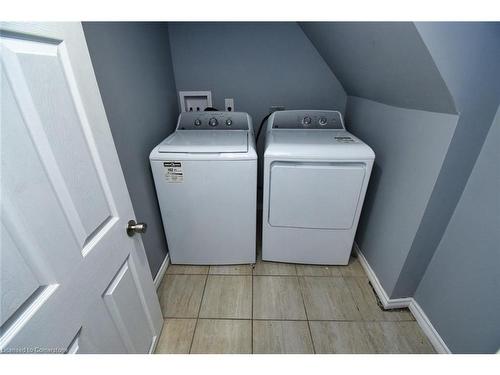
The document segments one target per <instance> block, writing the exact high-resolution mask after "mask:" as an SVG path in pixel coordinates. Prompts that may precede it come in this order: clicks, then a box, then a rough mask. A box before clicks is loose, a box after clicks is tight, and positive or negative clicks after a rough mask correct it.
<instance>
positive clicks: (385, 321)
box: [165, 317, 416, 323]
mask: <svg viewBox="0 0 500 375" xmlns="http://www.w3.org/2000/svg"><path fill="white" fill-rule="evenodd" d="M175 319H179V320H180V319H182V320H243V321H249V320H256V321H262V322H306V321H310V322H339V323H342V322H346V323H380V322H383V323H402V322H415V320H413V319H401V320H388V319H380V320H377V319H373V320H359V319H358V320H356V319H277V318H255V319H253V318H193V317H190V318H186V317H184V318H182V317H167V318H165V320H175ZM415 323H416V322H415Z"/></svg>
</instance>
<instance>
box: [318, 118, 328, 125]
mask: <svg viewBox="0 0 500 375" xmlns="http://www.w3.org/2000/svg"><path fill="white" fill-rule="evenodd" d="M318 122H319V124H320V125H321V126H325V125H326V124H327V123H328V120H327V118H326V117H320V118H319V121H318Z"/></svg>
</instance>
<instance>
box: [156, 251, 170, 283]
mask: <svg viewBox="0 0 500 375" xmlns="http://www.w3.org/2000/svg"><path fill="white" fill-rule="evenodd" d="M169 264H170V257H169V256H168V253H167V256H166V257H165V259H163V263H162V264H161V266H160V269H159V270H158V272H157V273H156V276H155V278H154V281H153V283H154V285H155V288H156V289H158V287H159V286H160V283H161V280H162V279H163V276H164V275H165V272H167V268H168V265H169Z"/></svg>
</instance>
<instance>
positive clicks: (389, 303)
mask: <svg viewBox="0 0 500 375" xmlns="http://www.w3.org/2000/svg"><path fill="white" fill-rule="evenodd" d="M354 250H355V252H356V254H357V255H358V259H359V262H360V263H361V266H362V267H363V269H364V270H365V272H366V275H367V276H368V279H369V280H370V283H371V284H372V286H373V289H374V290H375V293H377V296H378V298H379V299H380V302H382V305H383V306H384V309H400V308H404V307H407V308H409V309H410V311H411V313H412V314H413V316H414V317H415V320H416V321H417V323H418V325H419V326H420V328H421V329H422V331H423V332H424V333H425V335H426V336H427V338H428V339H429V341H430V342H431V344H432V346H433V347H434V349H435V350H436V352H437V353H440V354H450V353H451V351H450V349H449V348H448V346H446V343H445V342H444V340H443V339H442V338H441V336H440V335H439V333H438V332H437V331H436V329H435V328H434V326H433V325H432V323H431V321H430V320H429V318H428V317H427V315H426V314H425V312H424V310H422V308H421V307H420V305H419V304H418V302H417V301H416V300H415V299H414V298H413V297H406V298H389V296H388V295H387V293H386V291H385V290H384V288H383V287H382V284H381V283H380V281H379V279H378V277H377V275H376V274H375V272H374V271H373V269H372V268H371V267H370V264H369V263H368V261H367V260H366V258H365V256H364V255H363V252H362V251H361V249H360V248H359V246H358V244H357V243H356V242H354Z"/></svg>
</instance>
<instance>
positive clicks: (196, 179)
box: [150, 112, 257, 265]
mask: <svg viewBox="0 0 500 375" xmlns="http://www.w3.org/2000/svg"><path fill="white" fill-rule="evenodd" d="M150 162H151V169H152V171H153V177H154V181H155V185H156V192H157V194H158V202H159V204H160V210H161V214H162V219H163V226H164V228H165V234H166V237H167V243H168V248H169V252H170V261H171V262H172V263H173V264H207V265H208V264H244V263H255V226H256V223H255V221H256V200H257V189H256V185H257V153H256V151H255V140H254V133H253V126H252V120H251V118H250V116H249V115H248V114H246V113H243V112H184V113H181V114H180V116H179V119H178V122H177V128H176V131H175V132H174V133H172V134H171V135H170V136H169V137H168V138H166V139H165V140H164V141H163V142H161V143H160V144H159V145H158V146H157V147H155V148H154V149H153V151H152V152H151V154H150Z"/></svg>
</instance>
